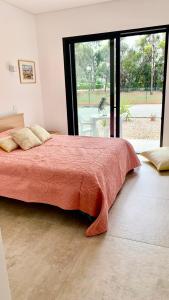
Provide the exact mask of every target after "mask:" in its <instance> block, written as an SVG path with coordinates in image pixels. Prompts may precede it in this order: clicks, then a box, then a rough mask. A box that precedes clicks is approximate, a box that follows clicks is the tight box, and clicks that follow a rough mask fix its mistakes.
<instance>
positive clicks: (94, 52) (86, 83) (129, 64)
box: [64, 26, 168, 152]
mask: <svg viewBox="0 0 169 300" xmlns="http://www.w3.org/2000/svg"><path fill="white" fill-rule="evenodd" d="M167 52H168V26H163V27H162V26H160V27H155V28H146V29H140V30H132V31H123V32H114V33H113V32H112V33H105V34H97V35H89V36H80V37H73V38H65V39H64V58H65V79H66V92H67V112H68V127H69V134H79V135H82V136H98V137H110V136H111V137H115V136H116V137H122V138H125V139H127V140H129V141H130V142H131V143H132V144H133V146H134V148H135V150H136V152H141V151H144V150H148V149H151V148H154V147H157V146H160V145H162V136H163V119H164V102H165V86H166V70H167Z"/></svg>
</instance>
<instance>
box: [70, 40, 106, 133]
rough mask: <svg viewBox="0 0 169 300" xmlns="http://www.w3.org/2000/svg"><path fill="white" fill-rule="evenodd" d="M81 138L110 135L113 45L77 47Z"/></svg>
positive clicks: (81, 44) (101, 43)
mask: <svg viewBox="0 0 169 300" xmlns="http://www.w3.org/2000/svg"><path fill="white" fill-rule="evenodd" d="M75 64H76V82H77V105H78V125H79V135H82V136H84V135H86V136H100V137H109V136H110V42H109V40H104V41H94V42H85V43H76V44H75Z"/></svg>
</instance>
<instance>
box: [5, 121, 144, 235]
mask: <svg viewBox="0 0 169 300" xmlns="http://www.w3.org/2000/svg"><path fill="white" fill-rule="evenodd" d="M15 117H16V116H15ZM17 118H19V119H20V122H19V123H23V116H22V115H20V116H19V115H17ZM1 121H2V120H0V124H1V127H3V126H2V123H3V122H1ZM8 122H9V123H8V124H9V125H8V126H7V127H8V128H7V129H9V127H10V128H14V127H15V126H14V124H13V123H12V120H10V118H9V119H8ZM0 131H1V130H0ZM6 134H8V132H6V128H5V132H4V128H3V132H1V133H0V137H1V136H4V135H6ZM139 165H140V162H139V160H138V158H137V156H136V154H135V152H134V149H133V147H132V146H131V144H130V143H128V142H127V141H125V140H123V139H120V138H117V139H114V138H92V137H80V136H67V135H53V136H52V139H50V140H48V141H47V142H45V143H44V144H43V145H41V146H39V147H35V148H33V149H31V150H28V151H23V150H21V149H17V150H15V151H13V152H11V153H6V152H4V151H2V150H0V196H3V197H8V198H11V199H17V200H22V201H25V202H37V203H38V202H39V203H47V204H50V205H55V206H58V207H60V208H63V209H66V210H80V211H82V212H84V213H87V214H88V215H90V216H92V217H94V218H95V219H94V221H93V223H92V224H91V225H90V226H89V228H87V230H86V236H94V235H97V234H100V233H103V232H106V231H107V230H108V211H109V209H110V207H111V206H112V204H113V202H114V201H115V199H116V196H117V194H118V192H119V191H120V189H121V188H122V185H123V183H124V181H125V178H126V174H127V173H128V172H129V171H130V170H132V169H134V168H136V167H138V166H139Z"/></svg>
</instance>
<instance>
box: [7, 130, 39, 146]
mask: <svg viewBox="0 0 169 300" xmlns="http://www.w3.org/2000/svg"><path fill="white" fill-rule="evenodd" d="M11 136H12V138H13V139H14V141H15V143H17V144H18V145H19V146H20V147H21V148H22V149H23V150H28V149H30V148H33V147H36V146H40V145H41V144H42V142H41V141H40V140H39V139H38V137H37V136H36V135H35V134H34V133H33V132H32V131H31V130H30V129H29V128H22V129H19V130H17V131H14V132H12V133H11Z"/></svg>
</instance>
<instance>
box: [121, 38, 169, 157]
mask: <svg viewBox="0 0 169 300" xmlns="http://www.w3.org/2000/svg"><path fill="white" fill-rule="evenodd" d="M120 44H121V51H120V56H121V70H120V80H121V82H120V118H121V136H122V137H123V138H125V139H127V140H129V141H130V142H131V144H133V146H134V148H135V150H136V151H137V152H142V151H145V150H150V149H153V148H157V147H159V146H160V138H161V126H162V103H163V85H164V65H165V47H166V33H148V34H141V35H138V34H135V35H132V36H125V37H123V38H121V43H120Z"/></svg>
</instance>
